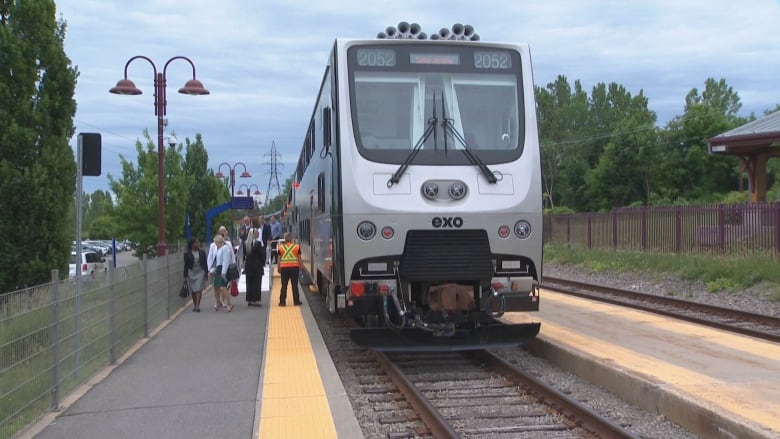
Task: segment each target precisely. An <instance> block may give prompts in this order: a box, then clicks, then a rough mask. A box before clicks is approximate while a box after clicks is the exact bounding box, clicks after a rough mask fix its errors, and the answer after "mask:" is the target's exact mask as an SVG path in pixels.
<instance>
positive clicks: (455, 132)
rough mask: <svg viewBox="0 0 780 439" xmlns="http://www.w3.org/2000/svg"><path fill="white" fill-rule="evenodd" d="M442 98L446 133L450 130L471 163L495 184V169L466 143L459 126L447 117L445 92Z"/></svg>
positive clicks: (443, 125)
mask: <svg viewBox="0 0 780 439" xmlns="http://www.w3.org/2000/svg"><path fill="white" fill-rule="evenodd" d="M441 99H442V104H441V105H442V110H441V112H442V115H441V117H442V121H441V126H442V128H444V133H445V134H446V133H448V132H449V134H450V135H452V137H453V138H455V140H457V141H458V143H460V144H461V145H463V154H466V157H468V159H469V161H471V163H473V164H474V165H476V166H477V167H478V168H479V170H480V171H482V174H483V175H484V176H485V178H486V179H487V181H488V183H490V184H495V183H496V182H497V181H498V178H496V176H495V175H494V174H493V171H491V170H490V168H488V167H487V165H485V163H484V162H482V160H480V158H479V156H478V155H477V154H475V153H474V151H472V150H471V148H470V147H469V145H468V144H467V143H466V139H464V138H463V135H462V134H460V133H459V132H458V129H457V128H455V125H454V124H453V123H452V119H448V118H447V114H446V111H447V110H446V108H447V107H445V106H444V94H443V93H442V98H441ZM444 148H445V149H446V148H447V136H446V135H445V136H444Z"/></svg>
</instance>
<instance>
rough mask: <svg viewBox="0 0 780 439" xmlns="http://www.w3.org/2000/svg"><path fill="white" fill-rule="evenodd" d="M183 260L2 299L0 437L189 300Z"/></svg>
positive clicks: (176, 257) (152, 262)
mask: <svg viewBox="0 0 780 439" xmlns="http://www.w3.org/2000/svg"><path fill="white" fill-rule="evenodd" d="M183 264H184V263H183V257H182V254H181V253H173V254H168V255H166V256H163V257H158V258H153V259H147V260H142V261H138V262H135V263H133V264H130V265H127V266H123V267H118V268H110V269H109V270H108V271H107V272H105V273H100V274H98V275H95V276H83V277H81V278H68V279H65V280H59V273H57V271H56V270H54V271H52V281H51V282H50V283H48V284H44V285H38V286H35V287H32V288H26V289H23V290H18V291H14V292H10V293H6V294H3V295H2V296H0V438H10V437H12V436H13V435H14V434H15V433H17V432H19V431H20V430H22V429H24V428H25V427H26V426H27V425H29V424H31V423H32V422H34V421H36V420H37V419H38V418H40V417H41V416H42V415H44V414H46V413H47V412H49V411H51V410H57V408H58V407H59V406H60V402H61V401H62V400H63V399H64V398H65V397H66V396H67V395H68V394H69V393H71V392H72V391H73V390H74V389H76V388H77V387H78V386H79V385H81V384H83V383H85V382H86V381H87V380H88V379H90V378H91V377H92V376H94V375H95V374H96V373H97V372H99V371H100V370H101V369H103V368H104V367H106V366H108V365H110V364H113V363H114V362H116V360H117V358H118V357H120V356H121V355H122V354H123V353H125V352H126V351H127V350H128V349H130V348H131V347H132V346H133V345H135V343H136V342H138V341H139V340H140V339H142V338H144V337H147V336H148V335H149V333H150V332H151V331H153V330H154V328H156V327H157V326H158V325H160V324H161V323H163V322H164V321H165V320H167V319H168V318H169V317H170V316H171V315H172V314H173V313H174V312H176V311H177V310H178V309H179V308H181V307H182V306H183V305H184V302H185V301H186V300H188V299H182V298H180V297H179V289H180V287H181V284H182V272H183Z"/></svg>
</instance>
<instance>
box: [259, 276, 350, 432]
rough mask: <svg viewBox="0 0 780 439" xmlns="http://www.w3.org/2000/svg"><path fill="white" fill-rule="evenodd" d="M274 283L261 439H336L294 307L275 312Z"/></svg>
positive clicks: (298, 310) (276, 289) (276, 287)
mask: <svg viewBox="0 0 780 439" xmlns="http://www.w3.org/2000/svg"><path fill="white" fill-rule="evenodd" d="M279 283H280V282H279V279H278V278H277V279H274V288H273V289H272V294H271V300H270V305H271V310H270V311H269V313H268V334H267V337H268V340H267V342H266V350H265V356H266V359H265V371H264V375H263V384H262V385H263V391H262V392H263V400H262V403H261V406H260V426H259V432H258V434H259V437H260V438H336V437H337V435H336V426H335V425H334V423H333V416H332V415H331V412H330V406H329V405H328V398H327V395H326V394H325V388H324V387H323V385H322V380H321V378H320V372H319V369H318V368H317V361H316V360H315V358H314V352H313V351H312V346H311V342H310V341H309V335H308V333H307V332H306V326H305V324H304V322H303V316H302V315H301V308H300V307H297V306H287V307H279V306H277V302H278V297H279Z"/></svg>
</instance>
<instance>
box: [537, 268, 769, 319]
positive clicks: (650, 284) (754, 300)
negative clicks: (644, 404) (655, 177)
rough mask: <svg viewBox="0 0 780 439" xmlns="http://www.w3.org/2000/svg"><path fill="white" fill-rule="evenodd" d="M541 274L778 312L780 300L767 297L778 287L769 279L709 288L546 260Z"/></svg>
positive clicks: (661, 276) (662, 277)
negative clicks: (745, 286) (722, 288)
mask: <svg viewBox="0 0 780 439" xmlns="http://www.w3.org/2000/svg"><path fill="white" fill-rule="evenodd" d="M544 275H545V276H550V277H558V278H562V279H569V280H574V281H580V282H587V283H593V284H599V285H606V286H609V287H613V288H622V289H626V290H640V291H642V292H643V293H650V294H656V295H659V296H671V297H675V298H678V299H684V300H690V301H693V302H699V303H706V304H709V305H715V306H722V307H726V308H735V309H739V310H742V311H749V312H755V313H760V314H767V315H772V316H780V301H772V300H771V299H770V297H771V296H772V294H773V293H774V289H775V288H777V287H776V286H775V285H772V284H770V283H768V282H765V283H760V284H758V285H754V286H752V287H750V288H748V289H746V290H742V291H738V292H725V291H720V292H709V291H707V287H706V285H705V284H704V282H699V281H689V280H685V279H681V278H679V277H676V276H673V275H669V274H668V273H644V272H612V271H603V272H593V271H589V270H584V269H581V268H579V267H574V266H571V265H556V264H546V265H545V266H544Z"/></svg>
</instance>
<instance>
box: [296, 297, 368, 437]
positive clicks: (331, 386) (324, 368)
mask: <svg viewBox="0 0 780 439" xmlns="http://www.w3.org/2000/svg"><path fill="white" fill-rule="evenodd" d="M301 301H302V302H303V306H302V307H301V308H302V309H301V314H302V315H303V322H304V325H305V326H306V332H308V333H309V340H310V341H311V345H312V350H313V351H314V358H315V359H316V361H317V368H318V369H319V371H320V378H321V379H322V385H323V387H325V394H326V395H327V397H328V404H329V405H330V411H331V415H333V423H334V425H335V426H336V434H338V437H340V438H359V437H363V430H362V429H361V428H360V425H359V424H358V422H357V418H356V417H355V411H354V409H353V408H352V403H350V402H349V396H347V393H346V390H345V389H344V383H343V382H342V381H341V377H340V376H339V373H338V371H337V370H336V366H335V365H334V364H333V359H332V358H331V357H330V353H329V352H328V348H327V347H326V346H325V341H324V340H323V338H322V333H321V332H320V328H319V327H318V326H317V322H316V321H315V320H314V315H313V314H312V312H311V308H310V307H309V301H308V298H307V297H306V294H304V293H303V291H301Z"/></svg>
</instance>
